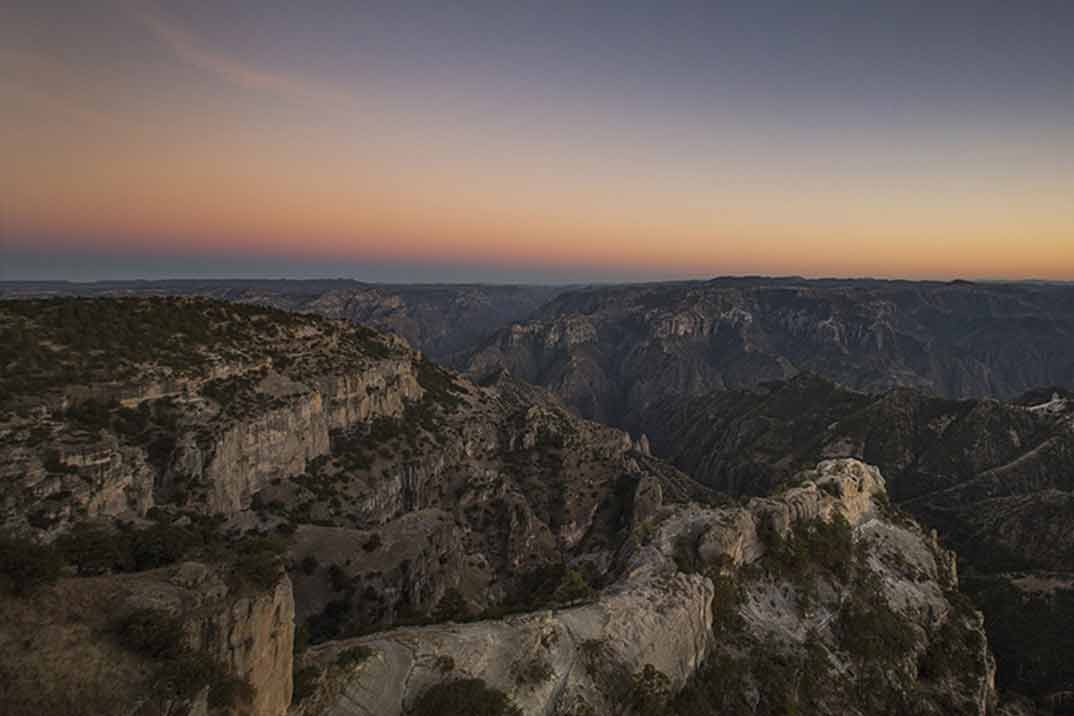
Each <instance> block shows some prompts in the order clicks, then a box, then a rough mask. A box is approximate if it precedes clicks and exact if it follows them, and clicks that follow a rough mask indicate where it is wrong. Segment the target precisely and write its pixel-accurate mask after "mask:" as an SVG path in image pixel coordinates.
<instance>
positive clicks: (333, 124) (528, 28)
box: [0, 0, 1074, 281]
mask: <svg viewBox="0 0 1074 716" xmlns="http://www.w3.org/2000/svg"><path fill="white" fill-rule="evenodd" d="M0 108H2V109H0V157H2V166H3V171H2V172H0V279H20V278H34V279H36V278H75V279H93V278H136V277H146V278H157V277H165V276H353V277H356V278H360V279H365V280H385V281H406V280H445V281H452V280H460V281H461V280H485V281H490V280H492V281H495V280H499V281H588V280H602V281H603V280H635V279H657V278H670V277H689V276H707V275H715V274H732V273H769V274H790V273H796V274H803V275H829V276H830V275H838V276H850V275H873V276H902V277H928V278H952V277H956V276H961V277H967V278H978V277H1006V278H1017V277H1037V278H1051V279H1074V2H1069V1H1060V0H1057V1H1055V2H1032V1H1028V0H1027V1H1024V2H1014V1H1012V0H1008V1H1005V2H974V3H969V2H935V1H932V2H917V1H916V0H891V1H890V2H880V1H879V0H877V1H870V2H863V1H860V0H859V1H850V0H847V1H845V2H807V1H806V0H795V1H787V2H763V1H761V0H756V1H753V2H718V1H717V0H710V1H709V2H649V3H642V2H627V1H625V0H621V1H620V2H607V3H605V2H595V1H587V2H578V1H576V2H563V3H561V2H552V1H545V2H533V3H528V2H522V1H521V0H519V1H517V2H515V1H512V2H504V1H502V0H498V1H496V2H459V3H447V2H436V1H430V2H407V1H406V0H396V1H394V2H377V3H371V2H354V1H351V2H343V1H340V2H316V1H314V0H311V1H310V2H268V1H265V0H262V1H258V2H236V1H232V0H211V1H206V2H170V3H157V4H153V3H149V2H140V1H138V0H130V1H116V2H113V1H112V0H100V1H98V2H92V3H75V2H68V3H56V2H49V1H48V0H40V1H38V2H30V1H28V0H21V1H20V0H16V2H15V4H14V6H12V4H11V3H5V4H4V8H3V9H0Z"/></svg>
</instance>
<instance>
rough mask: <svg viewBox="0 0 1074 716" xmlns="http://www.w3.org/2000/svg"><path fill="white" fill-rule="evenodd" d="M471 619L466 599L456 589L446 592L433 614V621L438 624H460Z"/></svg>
mask: <svg viewBox="0 0 1074 716" xmlns="http://www.w3.org/2000/svg"><path fill="white" fill-rule="evenodd" d="M469 617H470V607H469V606H467V604H466V598H465V597H463V596H462V592H460V591H459V590H458V589H455V588H454V587H452V588H451V589H448V590H447V591H446V592H444V596H442V597H440V601H439V602H437V605H436V610H435V611H434V612H433V619H435V620H436V621H438V622H460V621H465V620H466V619H468V618H469Z"/></svg>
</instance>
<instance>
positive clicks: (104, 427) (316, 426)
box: [0, 300, 423, 535]
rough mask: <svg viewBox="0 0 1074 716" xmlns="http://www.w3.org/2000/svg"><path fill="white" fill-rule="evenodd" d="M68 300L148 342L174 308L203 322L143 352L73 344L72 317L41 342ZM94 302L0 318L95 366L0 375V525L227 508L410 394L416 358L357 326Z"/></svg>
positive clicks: (416, 390) (59, 526)
mask: <svg viewBox="0 0 1074 716" xmlns="http://www.w3.org/2000/svg"><path fill="white" fill-rule="evenodd" d="M71 306H73V307H74V310H87V308H88V309H89V310H90V313H89V314H87V315H88V317H89V318H90V319H91V320H92V319H93V318H94V317H96V318H97V320H101V318H100V316H99V313H100V312H102V310H103V311H112V312H117V313H118V314H119V316H118V318H116V319H115V320H120V321H127V322H131V321H138V323H135V325H136V326H138V327H139V330H143V331H147V332H148V331H151V330H153V323H154V322H156V321H163V322H167V321H168V320H173V321H174V320H176V319H174V318H173V317H172V316H173V314H179V315H181V316H182V315H190V320H191V321H192V322H193V321H198V320H204V321H205V322H206V323H207V324H208V325H209V326H210V328H209V329H205V330H209V331H210V335H208V336H206V337H205V338H204V339H202V340H201V341H192V342H189V343H186V344H184V345H182V347H181V348H165V347H164V346H160V347H156V348H154V347H153V346H152V345H150V346H149V347H147V348H145V350H144V352H143V353H138V352H137V351H138V350H139V349H138V348H136V347H131V346H126V345H122V346H121V345H118V344H115V343H110V342H109V341H108V338H107V337H104V336H101V335H100V334H99V333H91V334H88V335H83V333H81V332H80V331H82V330H86V331H88V330H89V328H90V327H86V328H80V327H79V324H77V323H75V324H72V325H71V326H69V327H67V328H63V327H62V326H63V324H62V323H61V328H60V329H59V331H57V335H55V336H50V335H49V334H48V329H47V328H45V326H46V325H52V326H53V328H52V330H53V331H56V328H55V323H52V324H50V323H49V322H50V321H62V320H64V319H63V318H62V316H64V315H65V312H66V311H68V309H69V308H70V307H71ZM83 306H85V308H83ZM99 306H106V307H107V308H104V309H102V308H99V307H98V306H97V305H95V304H93V303H92V302H83V303H81V304H80V303H79V302H75V301H68V302H62V301H61V302H51V303H41V304H39V303H36V302H20V303H17V304H7V306H6V307H5V308H3V309H0V324H4V325H6V326H14V328H15V329H16V330H17V331H20V332H19V333H17V334H16V335H21V336H26V335H30V334H27V333H26V331H39V332H41V335H40V336H38V337H35V338H23V339H22V340H26V341H29V346H30V347H31V350H38V351H40V350H46V351H59V350H60V349H59V348H58V347H56V348H48V347H46V348H41V347H39V346H54V345H55V343H58V342H60V341H68V342H71V343H80V342H82V343H84V342H85V341H98V342H99V344H97V345H95V344H94V343H92V342H91V343H90V344H89V345H88V346H87V348H88V349H89V350H90V352H91V353H92V354H93V355H95V356H97V357H96V358H95V359H94V360H95V361H96V364H95V365H93V366H92V367H86V365H85V362H84V361H83V362H79V361H80V360H82V359H80V358H78V357H77V356H75V358H74V359H73V360H72V359H71V358H69V357H68V358H65V359H64V360H67V361H71V364H70V365H65V364H64V363H63V362H61V361H60V359H59V358H58V356H59V355H60V353H57V354H56V361H57V362H56V364H55V365H51V366H50V367H49V369H48V370H47V371H46V370H41V369H33V368H30V367H27V368H23V367H22V366H21V365H20V364H18V363H16V364H15V366H14V368H12V370H11V373H10V377H8V376H5V377H6V380H5V382H4V385H3V387H4V388H5V390H4V391H0V403H3V404H4V406H5V408H6V410H5V412H4V414H3V416H2V418H0V434H2V435H4V437H5V443H4V447H3V448H2V449H0V457H2V458H3V459H0V465H2V467H0V471H2V473H0V474H2V475H3V476H4V477H5V478H6V479H7V480H8V481H9V482H10V483H11V489H8V490H6V491H5V494H4V503H3V512H2V514H3V515H4V525H5V526H6V527H8V528H10V529H15V530H18V531H26V530H39V531H44V532H45V533H46V534H52V535H55V534H58V533H59V532H61V531H62V530H63V529H64V528H65V527H66V526H67V525H69V524H71V523H74V522H77V521H82V520H87V519H95V518H107V517H116V516H125V517H131V516H134V517H141V516H144V515H145V514H146V513H147V512H148V510H149V509H150V508H152V507H153V506H155V505H158V504H173V503H177V502H178V503H180V504H187V503H189V504H190V505H191V506H194V505H195V504H197V505H199V506H200V507H201V508H202V509H207V510H209V511H212V512H217V513H224V514H233V513H236V512H239V511H241V510H243V509H246V508H247V507H249V504H250V499H251V497H252V495H253V494H254V493H256V492H257V491H258V490H260V489H261V488H262V487H264V486H265V485H266V484H268V483H269V482H270V481H272V480H280V479H283V478H286V477H290V476H292V475H297V474H301V473H302V472H303V471H304V470H305V468H306V465H307V464H308V463H309V462H310V461H311V460H313V459H315V458H318V457H321V456H323V455H326V454H327V453H328V452H329V449H330V440H329V435H330V434H331V433H332V432H333V431H338V430H341V429H345V428H348V427H350V426H352V425H355V424H358V423H361V422H364V421H367V420H369V419H370V418H372V417H375V416H378V415H390V416H400V415H402V413H403V410H404V407H405V405H406V404H407V403H408V402H413V401H417V400H420V399H421V397H422V394H423V389H422V387H421V386H420V385H419V383H418V379H417V373H416V371H417V364H418V357H417V355H416V354H414V353H413V352H412V351H410V350H409V349H408V348H406V346H405V344H403V343H402V342H401V341H399V340H398V339H394V338H391V337H389V336H379V335H376V334H372V333H370V332H369V331H367V330H365V329H361V328H358V327H353V328H352V327H347V326H346V325H345V324H342V323H333V322H326V321H316V320H312V319H309V320H303V319H296V318H295V317H293V316H288V315H287V314H277V313H272V312H268V311H264V310H262V309H249V308H238V309H229V308H227V307H226V304H214V303H206V302H199V301H175V302H167V301H158V300H144V301H131V300H128V301H114V302H111V303H109V302H107V301H105V302H99ZM16 308H17V309H18V310H17V311H16V310H14V309H16ZM4 311H7V315H5V314H4ZM94 311H96V312H97V313H94ZM205 312H208V313H209V314H210V315H207V316H202V315H201V314H203V313H205ZM213 312H216V313H215V317H214V315H213ZM55 314H59V316H60V318H59V319H57V318H56V317H55ZM106 315H107V314H106ZM214 318H215V325H214ZM71 320H72V321H77V320H79V319H78V317H77V316H76V317H75V318H73V319H71ZM128 324H129V323H125V324H123V325H128ZM91 327H92V326H91ZM99 328H100V331H101V332H102V333H103V332H107V330H108V328H107V326H101V327H99ZM214 328H215V331H216V334H217V335H215V336H214V335H213V334H212V331H213V329H214ZM155 335H156V334H153V336H155ZM147 340H150V341H151V340H153V338H152V337H148V336H147ZM157 340H165V341H167V340H168V339H161V338H157ZM173 351H175V352H173ZM63 355H65V356H66V355H68V353H63ZM110 361H114V363H115V365H110V363H109V362H110ZM34 370H36V371H37V372H32V371H34ZM49 371H51V374H50V372H49ZM117 376H118V377H120V378H121V379H120V380H117ZM35 383H36V384H40V389H37V388H38V386H37V385H35ZM31 388H33V390H31ZM31 504H32V505H33V507H32V508H31V507H29V505H31Z"/></svg>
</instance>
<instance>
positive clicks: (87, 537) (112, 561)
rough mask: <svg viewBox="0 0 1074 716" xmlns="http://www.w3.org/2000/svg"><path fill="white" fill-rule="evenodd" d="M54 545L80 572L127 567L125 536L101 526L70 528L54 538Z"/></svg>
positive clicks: (128, 543) (128, 556)
mask: <svg viewBox="0 0 1074 716" xmlns="http://www.w3.org/2000/svg"><path fill="white" fill-rule="evenodd" d="M56 549H57V550H59V552H60V554H61V555H62V556H63V559H64V560H66V561H67V562H68V563H69V564H71V565H72V566H74V567H75V568H76V569H77V570H78V573H79V574H81V575H95V574H105V573H107V572H111V571H113V570H120V571H124V570H127V569H130V561H131V556H130V552H131V548H130V540H129V538H128V537H127V536H126V535H119V534H115V533H113V532H111V531H109V530H107V529H104V528H100V527H91V528H81V529H74V530H72V531H70V532H68V533H67V534H64V535H61V536H60V537H59V539H57V540H56Z"/></svg>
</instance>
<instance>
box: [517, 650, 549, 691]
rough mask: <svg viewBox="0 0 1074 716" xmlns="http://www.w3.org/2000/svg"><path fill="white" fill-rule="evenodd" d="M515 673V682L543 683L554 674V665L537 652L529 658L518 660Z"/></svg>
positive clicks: (528, 684)
mask: <svg viewBox="0 0 1074 716" xmlns="http://www.w3.org/2000/svg"><path fill="white" fill-rule="evenodd" d="M513 673H514V676H515V682H516V683H518V684H520V685H522V686H536V685H538V684H543V683H544V682H545V681H548V679H549V678H550V677H551V676H552V665H551V664H549V663H548V660H547V659H544V658H542V657H541V656H540V655H539V654H535V655H533V656H531V657H529V658H528V659H524V660H522V661H519V662H516V663H515V665H514V669H513Z"/></svg>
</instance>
